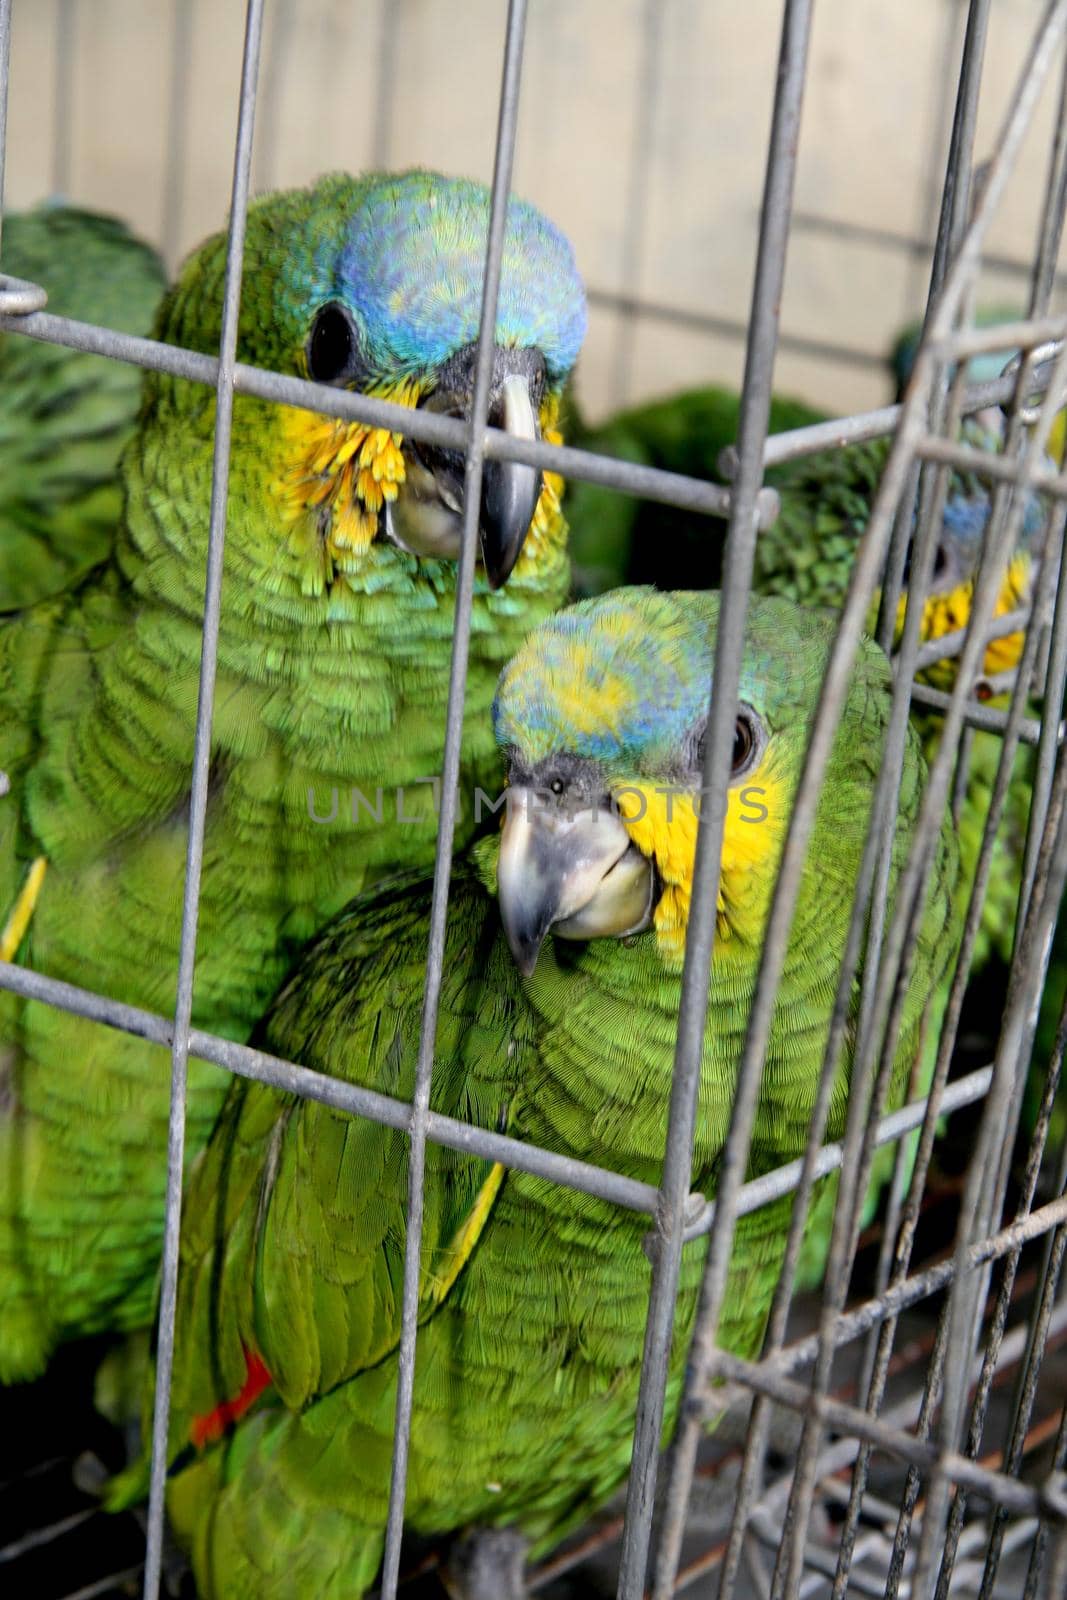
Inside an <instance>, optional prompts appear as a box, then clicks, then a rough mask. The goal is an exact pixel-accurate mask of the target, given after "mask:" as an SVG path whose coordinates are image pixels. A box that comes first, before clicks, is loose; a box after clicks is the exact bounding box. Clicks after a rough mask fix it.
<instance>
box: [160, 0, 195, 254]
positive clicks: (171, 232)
mask: <svg viewBox="0 0 1067 1600" xmlns="http://www.w3.org/2000/svg"><path fill="white" fill-rule="evenodd" d="M195 13H196V0H174V17H173V22H172V26H171V36H170V94H169V98H168V102H167V151H166V156H165V158H164V170H163V217H162V222H161V227H160V239H161V241H162V249H163V259H164V260H165V261H166V263H167V267H168V268H169V269H170V270H171V271H173V269H174V267H175V266H176V265H177V261H178V251H179V249H180V247H181V239H182V220H183V218H182V210H183V206H184V202H185V166H186V161H187V158H188V154H189V106H190V96H189V63H190V59H191V57H192V53H193V18H194V16H195Z"/></svg>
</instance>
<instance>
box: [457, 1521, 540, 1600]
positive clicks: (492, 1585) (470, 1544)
mask: <svg viewBox="0 0 1067 1600" xmlns="http://www.w3.org/2000/svg"><path fill="white" fill-rule="evenodd" d="M528 1544H529V1540H528V1539H526V1537H525V1536H524V1535H523V1534H521V1533H520V1532H519V1531H518V1529H517V1528H471V1529H469V1530H468V1531H467V1532H466V1533H465V1534H462V1535H461V1537H460V1538H458V1539H456V1540H455V1542H454V1543H453V1545H452V1546H451V1548H450V1550H449V1552H448V1556H447V1558H446V1560H445V1562H444V1565H443V1566H442V1567H441V1581H442V1582H443V1584H444V1586H445V1588H446V1589H447V1590H448V1593H449V1594H450V1595H451V1596H452V1600H525V1596H526V1593H527V1589H526V1579H525V1575H524V1569H525V1564H526V1550H527V1546H528Z"/></svg>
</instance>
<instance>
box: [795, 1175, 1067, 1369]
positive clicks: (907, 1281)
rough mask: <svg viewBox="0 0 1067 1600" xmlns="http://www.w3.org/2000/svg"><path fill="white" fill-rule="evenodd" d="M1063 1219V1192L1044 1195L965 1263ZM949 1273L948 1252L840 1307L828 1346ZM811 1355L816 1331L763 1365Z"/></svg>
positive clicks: (926, 1291) (925, 1295)
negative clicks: (853, 1303) (1045, 1199)
mask: <svg viewBox="0 0 1067 1600" xmlns="http://www.w3.org/2000/svg"><path fill="white" fill-rule="evenodd" d="M1065 1221H1067V1197H1065V1196H1063V1195H1061V1196H1060V1197H1059V1199H1058V1200H1050V1201H1049V1203H1048V1205H1045V1206H1040V1207H1039V1208H1038V1210H1037V1211H1031V1212H1030V1213H1029V1214H1028V1215H1027V1216H1025V1217H1022V1218H1020V1219H1018V1220H1017V1221H1015V1222H1012V1223H1009V1224H1008V1226H1007V1227H1005V1228H1001V1230H1000V1232H999V1233H994V1234H991V1235H990V1236H989V1238H987V1239H979V1240H978V1241H977V1243H976V1244H974V1245H972V1246H971V1248H970V1251H969V1254H968V1266H969V1267H980V1266H985V1265H987V1264H988V1263H989V1262H991V1261H999V1260H1000V1258H1001V1257H1002V1256H1006V1255H1009V1254H1011V1253H1012V1252H1013V1251H1015V1250H1018V1249H1021V1247H1022V1246H1023V1245H1024V1244H1029V1243H1030V1242H1031V1241H1032V1240H1034V1239H1040V1238H1042V1237H1043V1236H1044V1235H1045V1234H1047V1233H1051V1232H1052V1230H1053V1229H1054V1228H1058V1227H1060V1226H1061V1225H1062V1224H1063V1223H1064V1222H1065ZM955 1274H956V1263H955V1260H954V1258H953V1257H952V1256H947V1257H946V1258H945V1259H944V1260H943V1261H938V1262H937V1263H936V1264H935V1265H934V1266H932V1267H927V1268H926V1269H925V1270H924V1271H923V1272H916V1273H914V1274H913V1275H912V1276H911V1277H910V1278H903V1279H901V1280H900V1281H899V1282H898V1283H895V1284H892V1285H890V1287H889V1288H887V1289H885V1290H883V1292H882V1293H881V1294H879V1295H874V1296H873V1297H872V1298H871V1299H870V1300H865V1301H864V1302H863V1304H862V1305H859V1306H855V1307H854V1308H853V1309H852V1310H851V1311H844V1312H842V1313H841V1314H840V1316H839V1317H838V1318H837V1320H836V1322H835V1325H834V1338H833V1346H834V1349H835V1350H836V1349H839V1348H840V1347H841V1346H842V1345H844V1344H850V1343H851V1342H852V1340H853V1339H858V1338H860V1337H861V1336H862V1335H863V1334H865V1333H868V1332H869V1331H870V1330H871V1328H873V1327H876V1326H877V1324H878V1323H880V1322H884V1321H886V1319H887V1318H888V1317H895V1316H897V1315H898V1314H899V1313H900V1312H901V1311H906V1310H907V1308H908V1307H909V1306H913V1305H916V1304H917V1303H918V1302H919V1301H920V1300H927V1299H929V1298H930V1296H931V1295H935V1294H939V1293H940V1292H941V1290H942V1289H944V1288H947V1286H948V1285H949V1284H950V1283H951V1282H952V1280H953V1278H954V1277H955ZM1065 1315H1067V1306H1065ZM817 1354H818V1335H817V1334H814V1333H812V1334H807V1335H805V1337H804V1338H803V1339H798V1340H797V1341H796V1342H795V1343H794V1344H791V1345H787V1346H785V1347H784V1348H783V1349H782V1350H779V1351H777V1352H776V1353H775V1354H774V1355H773V1356H771V1357H769V1358H768V1360H767V1361H765V1362H764V1365H768V1364H769V1365H771V1366H773V1367H774V1368H775V1370H776V1371H778V1372H796V1371H797V1370H798V1369H799V1368H801V1367H805V1366H807V1365H808V1363H809V1362H811V1361H814V1360H815V1357H816V1356H817Z"/></svg>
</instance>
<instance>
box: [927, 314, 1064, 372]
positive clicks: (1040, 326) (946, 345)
mask: <svg viewBox="0 0 1067 1600" xmlns="http://www.w3.org/2000/svg"><path fill="white" fill-rule="evenodd" d="M1064 337H1067V317H1063V316H1059V317H1017V318H1016V319H1015V321H1014V322H994V323H991V324H990V325H989V326H988V327H984V328H979V327H974V328H966V327H965V328H956V329H954V331H953V332H952V333H950V334H949V336H948V338H947V339H939V340H938V342H937V344H936V345H934V346H933V351H934V354H935V356H936V357H937V359H938V360H939V361H956V360H959V359H961V358H963V357H966V356H980V355H986V354H988V353H990V352H991V351H994V350H1008V351H1011V352H1013V353H1014V352H1017V351H1019V350H1033V349H1034V348H1035V347H1036V346H1037V345H1039V344H1046V343H1047V342H1048V341H1049V340H1051V339H1062V338H1064Z"/></svg>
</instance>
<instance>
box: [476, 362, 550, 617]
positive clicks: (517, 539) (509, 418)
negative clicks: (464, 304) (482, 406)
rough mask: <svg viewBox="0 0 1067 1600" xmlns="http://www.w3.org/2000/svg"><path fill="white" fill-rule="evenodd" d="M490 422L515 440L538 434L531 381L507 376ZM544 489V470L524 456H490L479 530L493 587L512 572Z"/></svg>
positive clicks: (486, 470) (498, 585) (483, 482)
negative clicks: (505, 458)
mask: <svg viewBox="0 0 1067 1600" xmlns="http://www.w3.org/2000/svg"><path fill="white" fill-rule="evenodd" d="M489 424H490V426H491V427H494V428H503V429H504V431H505V432H506V433H510V434H511V435H512V436H513V438H516V439H530V440H535V439H536V438H537V436H538V432H539V430H538V426H537V418H536V417H535V415H534V408H533V400H532V397H531V395H530V386H529V384H528V382H527V381H526V378H525V377H523V376H522V375H521V374H519V373H512V374H511V376H510V377H507V378H505V379H504V382H503V384H502V385H501V388H500V392H499V394H498V395H497V396H495V397H494V400H493V402H492V403H491V405H490V408H489ZM540 494H541V473H540V471H539V469H538V468H537V467H528V466H525V465H524V464H523V463H522V462H521V461H486V463H485V465H484V466H483V468H482V504H481V524H480V532H481V541H482V562H483V564H484V566H485V574H486V577H487V578H488V579H489V584H490V587H491V588H493V589H499V588H500V587H501V586H502V585H503V584H505V583H506V582H507V580H508V578H509V577H510V575H511V570H512V568H513V567H514V565H515V563H516V561H517V560H518V559H519V552H520V550H521V549H522V547H523V543H524V541H525V539H526V535H527V533H528V532H529V528H530V523H531V522H532V521H533V515H534V512H535V511H536V510H537V501H538V498H539V497H540Z"/></svg>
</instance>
